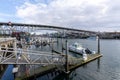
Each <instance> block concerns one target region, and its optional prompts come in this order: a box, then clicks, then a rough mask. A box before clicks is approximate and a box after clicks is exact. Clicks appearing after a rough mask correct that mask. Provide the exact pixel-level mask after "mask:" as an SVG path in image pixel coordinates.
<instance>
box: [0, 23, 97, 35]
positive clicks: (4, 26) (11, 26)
mask: <svg viewBox="0 0 120 80" xmlns="http://www.w3.org/2000/svg"><path fill="white" fill-rule="evenodd" d="M0 29H1V31H3V30H9V31H10V30H11V31H14V30H22V31H24V30H27V31H28V32H29V31H35V30H42V29H47V30H55V31H64V32H77V33H89V34H96V33H97V32H95V31H88V30H80V29H75V28H67V27H59V26H50V25H40V24H23V23H11V22H0Z"/></svg>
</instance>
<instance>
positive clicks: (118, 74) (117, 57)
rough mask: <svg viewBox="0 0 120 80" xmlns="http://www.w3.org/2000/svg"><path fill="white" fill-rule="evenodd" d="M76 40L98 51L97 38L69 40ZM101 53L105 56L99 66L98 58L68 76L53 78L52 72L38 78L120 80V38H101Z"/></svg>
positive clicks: (48, 79)
mask: <svg viewBox="0 0 120 80" xmlns="http://www.w3.org/2000/svg"><path fill="white" fill-rule="evenodd" d="M76 41H77V42H80V43H81V44H82V45H83V46H84V47H88V48H89V49H91V50H94V51H97V41H96V40H84V39H74V40H73V39H71V40H69V41H68V42H69V45H70V44H72V43H74V42H76ZM59 42H60V41H59ZM58 45H61V44H58ZM55 48H56V49H57V48H58V47H57V46H56V47H55ZM59 50H60V48H59ZM101 54H103V57H102V58H100V65H99V66H98V60H95V61H93V62H91V63H89V64H87V65H85V66H83V67H79V68H77V69H76V70H74V71H72V72H71V74H69V75H67V76H65V75H63V74H60V75H57V76H54V77H52V78H51V77H50V74H47V75H44V76H42V77H39V78H37V80H120V40H101Z"/></svg>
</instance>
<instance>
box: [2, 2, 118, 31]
mask: <svg viewBox="0 0 120 80" xmlns="http://www.w3.org/2000/svg"><path fill="white" fill-rule="evenodd" d="M9 21H11V22H18V23H32V24H47V25H53V26H62V27H70V28H77V29H85V30H94V31H120V0H114V1H113V0H0V22H9Z"/></svg>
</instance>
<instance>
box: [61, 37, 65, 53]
mask: <svg viewBox="0 0 120 80" xmlns="http://www.w3.org/2000/svg"><path fill="white" fill-rule="evenodd" d="M61 42H62V52H63V50H64V49H63V38H61Z"/></svg>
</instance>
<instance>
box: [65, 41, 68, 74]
mask: <svg viewBox="0 0 120 80" xmlns="http://www.w3.org/2000/svg"><path fill="white" fill-rule="evenodd" d="M67 47H68V42H67V39H66V56H65V60H66V62H65V73H66V74H68V73H69V65H68V49H67Z"/></svg>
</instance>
